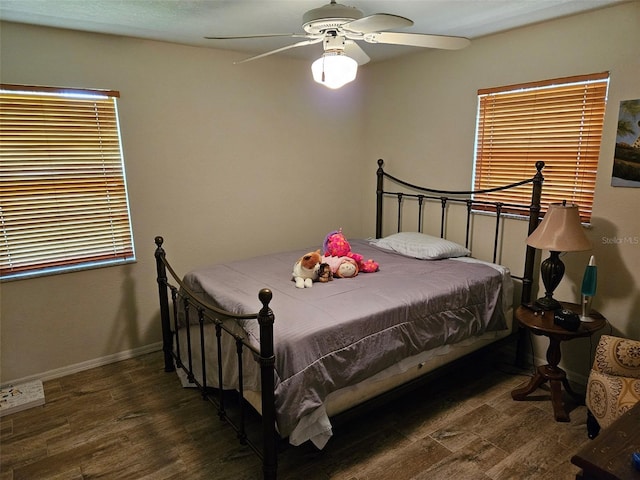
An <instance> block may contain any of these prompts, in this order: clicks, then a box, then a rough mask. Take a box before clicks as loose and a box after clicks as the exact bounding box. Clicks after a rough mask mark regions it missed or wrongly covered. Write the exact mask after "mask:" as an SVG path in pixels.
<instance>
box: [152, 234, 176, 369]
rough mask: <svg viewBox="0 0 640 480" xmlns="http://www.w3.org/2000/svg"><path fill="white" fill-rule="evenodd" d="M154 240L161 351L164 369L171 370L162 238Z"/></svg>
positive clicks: (169, 329)
mask: <svg viewBox="0 0 640 480" xmlns="http://www.w3.org/2000/svg"><path fill="white" fill-rule="evenodd" d="M155 242H156V247H157V248H156V252H155V257H156V271H157V281H158V297H159V299H160V322H161V325H162V351H163V352H164V371H165V372H173V371H174V370H175V365H174V363H173V353H172V352H173V333H172V332H171V320H170V318H169V294H168V293H167V269H166V267H165V265H164V259H165V256H166V255H165V251H164V249H163V248H162V244H163V243H164V239H163V238H162V237H161V236H159V235H158V236H157V237H156V238H155Z"/></svg>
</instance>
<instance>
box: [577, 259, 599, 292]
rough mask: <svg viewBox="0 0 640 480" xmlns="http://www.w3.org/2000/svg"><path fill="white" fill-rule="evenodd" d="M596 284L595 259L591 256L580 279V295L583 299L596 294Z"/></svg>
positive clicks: (596, 270)
mask: <svg viewBox="0 0 640 480" xmlns="http://www.w3.org/2000/svg"><path fill="white" fill-rule="evenodd" d="M597 284H598V267H596V259H595V257H594V256H593V255H591V258H590V259H589V265H587V268H586V269H585V271H584V277H582V291H581V293H582V295H584V296H585V297H593V296H594V295H595V294H596V286H597Z"/></svg>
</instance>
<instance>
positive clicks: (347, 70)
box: [311, 52, 358, 89]
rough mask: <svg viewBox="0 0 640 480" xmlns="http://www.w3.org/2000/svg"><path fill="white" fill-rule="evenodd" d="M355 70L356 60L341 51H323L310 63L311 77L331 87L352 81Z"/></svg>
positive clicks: (356, 68)
mask: <svg viewBox="0 0 640 480" xmlns="http://www.w3.org/2000/svg"><path fill="white" fill-rule="evenodd" d="M357 72H358V62H356V61H355V60H354V59H353V58H351V57H348V56H347V55H345V54H344V53H343V52H325V53H324V54H323V55H322V57H320V58H319V59H317V60H316V61H315V62H313V64H312V65H311V73H312V74H313V79H314V80H315V81H316V82H318V83H321V84H322V85H324V86H325V87H328V88H332V89H336V88H340V87H342V86H343V85H346V84H347V83H349V82H352V81H354V80H355V79H356V73H357Z"/></svg>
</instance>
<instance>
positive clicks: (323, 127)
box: [0, 24, 375, 382]
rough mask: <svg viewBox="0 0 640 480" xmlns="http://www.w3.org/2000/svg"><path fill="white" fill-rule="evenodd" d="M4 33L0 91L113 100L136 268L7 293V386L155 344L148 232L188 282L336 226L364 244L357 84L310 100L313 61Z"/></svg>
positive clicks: (26, 283)
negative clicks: (87, 92)
mask: <svg viewBox="0 0 640 480" xmlns="http://www.w3.org/2000/svg"><path fill="white" fill-rule="evenodd" d="M1 35H2V37H1V48H2V51H1V52H0V54H1V55H0V56H1V61H2V65H1V67H2V68H1V69H0V71H1V80H2V82H5V83H25V84H39V85H61V86H76V87H93V88H108V89H114V90H118V91H119V92H120V99H119V103H118V106H119V113H120V122H121V127H122V143H123V147H124V156H125V162H126V173H127V179H128V187H129V196H130V201H131V214H132V219H133V231H134V237H135V247H136V254H137V257H138V261H137V263H135V264H132V265H129V266H124V267H111V268H103V269H98V270H91V271H85V272H76V273H68V274H64V275H56V276H49V277H42V278H37V279H30V280H21V281H13V282H6V283H3V284H2V285H1V287H0V288H1V295H2V297H1V300H2V307H1V308H2V311H1V313H2V352H1V353H2V358H1V360H2V362H1V363H2V373H1V381H2V382H6V381H9V380H14V379H18V378H23V377H27V376H30V375H39V374H42V373H43V372H51V371H54V372H53V374H58V373H60V371H59V369H63V370H64V369H65V368H68V367H69V366H75V365H77V364H82V365H81V366H84V365H86V364H87V362H88V364H89V365H91V364H93V363H95V362H101V361H104V360H105V357H106V360H108V359H110V358H112V356H114V355H116V356H118V355H119V352H125V355H126V352H128V351H130V350H133V349H138V348H141V347H144V346H147V345H150V344H154V345H155V347H157V342H158V341H159V340H160V331H159V329H158V325H159V321H158V315H159V314H158V307H157V285H156V283H155V263H154V257H153V253H154V250H155V245H154V237H155V236H156V235H163V236H164V237H165V248H166V250H167V252H168V255H169V258H170V259H172V262H173V263H175V265H174V266H175V268H176V269H177V270H178V271H181V272H186V271H187V270H188V269H190V268H191V267H193V266H195V265H198V264H200V263H201V262H205V263H213V262H216V261H219V260H224V259H230V258H240V257H246V256H249V255H253V254H258V253H264V252H269V251H276V250H283V249H290V248H292V247H296V248H298V247H300V246H303V245H307V244H308V245H314V246H316V245H317V246H320V245H321V243H322V240H323V239H324V236H325V235H326V233H327V232H329V231H331V230H334V229H336V228H338V227H340V226H344V227H345V228H348V233H349V234H351V235H354V236H355V235H357V236H360V235H361V234H362V231H361V230H360V224H361V222H360V218H361V216H362V211H361V205H360V202H359V201H353V198H354V197H355V198H359V196H358V195H354V192H355V191H357V189H358V188H359V178H360V177H361V176H362V171H361V158H362V151H361V145H362V144H363V134H364V131H363V125H362V122H361V121H360V120H361V115H362V98H361V89H360V88H359V87H358V86H357V85H355V84H354V85H350V86H349V87H347V88H344V89H341V90H340V91H337V92H332V91H329V90H327V89H325V88H318V86H317V85H316V84H315V83H314V82H313V80H312V79H311V73H310V68H309V65H308V64H307V63H306V62H302V61H292V60H290V59H283V58H280V57H277V56H274V57H272V58H269V59H265V60H264V61H260V62H253V63H248V64H244V65H233V61H234V60H236V59H238V58H239V54H234V53H231V52H223V51H216V50H212V49H205V48H192V47H185V46H179V45H172V44H168V43H159V42H151V41H144V40H136V39H131V38H119V37H114V36H103V35H93V34H86V33H77V32H70V31H64V30H54V29H46V28H38V27H29V26H23V25H17V24H3V25H2V29H1ZM372 163H373V162H372ZM374 166H375V165H372V168H374ZM166 183H171V188H165V184H166ZM292 263H293V261H292ZM258 306H259V302H258V299H257V292H256V309H257V308H258Z"/></svg>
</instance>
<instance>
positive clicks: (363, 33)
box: [205, 0, 470, 88]
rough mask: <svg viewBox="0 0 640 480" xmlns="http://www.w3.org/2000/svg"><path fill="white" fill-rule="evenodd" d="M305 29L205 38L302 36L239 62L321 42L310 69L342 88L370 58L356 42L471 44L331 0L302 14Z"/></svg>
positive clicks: (328, 83)
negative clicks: (405, 30)
mask: <svg viewBox="0 0 640 480" xmlns="http://www.w3.org/2000/svg"><path fill="white" fill-rule="evenodd" d="M302 21H303V24H302V28H303V30H304V31H305V32H306V33H282V34H280V33H275V34H257V35H240V36H215V37H205V38H207V39H210V40H235V39H248V38H249V39H250V38H272V37H290V38H303V39H304V40H301V41H299V42H296V43H293V44H291V45H287V46H284V47H281V48H277V49H275V50H271V51H268V52H265V53H261V54H259V55H255V56H252V57H249V58H245V59H244V60H241V61H239V62H236V63H244V62H249V61H252V60H257V59H259V58H263V57H266V56H268V55H273V54H274V53H279V52H283V51H285V50H289V49H292V48H297V47H304V46H307V45H314V44H316V43H320V42H322V46H323V49H324V54H323V55H322V57H321V58H319V59H318V60H316V61H315V62H314V63H313V65H312V67H311V69H312V73H313V76H314V80H315V81H316V82H318V83H321V84H323V85H325V86H327V87H329V88H340V87H341V86H343V85H345V84H346V83H348V82H350V81H352V80H354V79H355V77H356V71H357V68H358V65H364V64H365V63H367V62H368V61H369V60H370V58H369V56H368V55H367V54H366V53H365V51H364V50H362V48H360V46H359V45H358V44H357V43H356V42H358V41H364V42H367V43H373V44H375V43H383V44H391V45H409V46H414V47H425V48H439V49H448V50H457V49H460V48H464V47H466V46H467V45H469V43H470V41H469V39H467V38H464V37H451V36H446V35H428V34H424V33H399V32H390V31H387V30H392V29H398V28H405V27H410V26H411V25H413V21H411V20H409V19H408V18H405V17H401V16H399V15H392V14H389V13H374V14H373V15H367V16H365V15H364V13H363V12H362V11H361V10H359V9H357V8H355V7H349V6H346V5H342V4H340V3H336V0H331V3H329V4H327V5H324V6H322V7H319V8H314V9H312V10H309V11H308V12H306V13H305V14H304V15H303V16H302Z"/></svg>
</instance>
